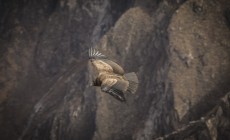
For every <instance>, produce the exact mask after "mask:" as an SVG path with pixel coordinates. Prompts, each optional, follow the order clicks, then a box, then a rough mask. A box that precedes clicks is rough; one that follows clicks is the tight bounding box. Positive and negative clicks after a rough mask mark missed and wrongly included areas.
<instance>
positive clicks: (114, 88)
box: [101, 78, 128, 102]
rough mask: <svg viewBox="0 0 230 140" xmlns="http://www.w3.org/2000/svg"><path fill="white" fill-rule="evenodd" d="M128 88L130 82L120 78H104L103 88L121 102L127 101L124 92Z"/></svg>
mask: <svg viewBox="0 0 230 140" xmlns="http://www.w3.org/2000/svg"><path fill="white" fill-rule="evenodd" d="M127 88H128V82H127V81H125V80H121V79H118V78H107V79H105V80H103V82H102V85H101V90H102V91H104V92H106V93H109V94H110V95H112V96H113V97H114V98H116V99H118V100H119V101H121V102H124V101H126V99H125V96H124V92H125V91H126V90H127Z"/></svg>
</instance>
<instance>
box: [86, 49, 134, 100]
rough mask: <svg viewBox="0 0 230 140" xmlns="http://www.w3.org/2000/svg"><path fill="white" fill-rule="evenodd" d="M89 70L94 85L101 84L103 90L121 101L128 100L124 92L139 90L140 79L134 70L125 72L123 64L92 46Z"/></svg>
mask: <svg viewBox="0 0 230 140" xmlns="http://www.w3.org/2000/svg"><path fill="white" fill-rule="evenodd" d="M89 72H90V81H91V82H92V85H93V86H100V87H101V90H102V91H103V92H106V93H109V94H110V95H112V96H113V97H115V98H116V99H118V100H119V101H122V102H124V101H126V99H125V96H124V93H132V94H134V93H135V92H136V90H137V87H138V79H137V76H136V74H135V73H134V72H131V73H126V74H125V73H124V70H123V68H122V67H121V66H119V65H118V64H117V63H115V62H113V61H111V60H109V59H108V58H107V57H106V56H105V55H103V54H101V53H100V52H98V51H96V50H95V49H92V48H90V49H89Z"/></svg>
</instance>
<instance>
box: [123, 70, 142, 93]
mask: <svg viewBox="0 0 230 140" xmlns="http://www.w3.org/2000/svg"><path fill="white" fill-rule="evenodd" d="M124 77H125V78H126V79H127V80H128V81H129V87H128V90H127V91H128V92H130V93H132V94H134V93H135V92H136V91H137V88H138V83H139V82H138V78H137V75H136V73H134V72H130V73H126V74H124Z"/></svg>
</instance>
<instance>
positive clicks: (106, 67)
mask: <svg viewBox="0 0 230 140" xmlns="http://www.w3.org/2000/svg"><path fill="white" fill-rule="evenodd" d="M92 63H93V64H94V66H95V67H96V68H97V70H98V71H107V72H113V68H112V67H111V66H110V65H108V64H107V63H105V62H103V61H101V60H95V61H93V62H92Z"/></svg>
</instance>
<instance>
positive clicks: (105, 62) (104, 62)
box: [89, 48, 124, 75]
mask: <svg viewBox="0 0 230 140" xmlns="http://www.w3.org/2000/svg"><path fill="white" fill-rule="evenodd" d="M89 59H94V60H95V61H94V62H93V63H94V64H95V66H96V67H98V69H99V70H105V71H108V70H109V69H112V72H113V73H115V74H120V75H123V74H124V70H123V68H122V67H121V66H119V65H118V64H117V63H115V62H113V61H111V60H109V59H108V58H107V56H105V55H104V54H102V53H100V52H99V51H96V50H95V49H93V48H90V49H89ZM99 67H100V68H99ZM109 71H110V70H109Z"/></svg>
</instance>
